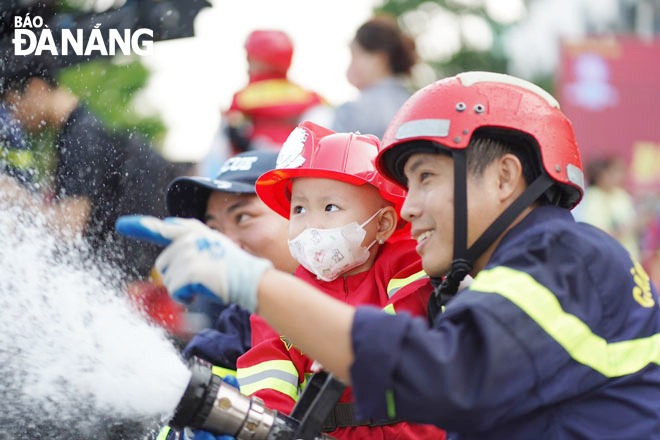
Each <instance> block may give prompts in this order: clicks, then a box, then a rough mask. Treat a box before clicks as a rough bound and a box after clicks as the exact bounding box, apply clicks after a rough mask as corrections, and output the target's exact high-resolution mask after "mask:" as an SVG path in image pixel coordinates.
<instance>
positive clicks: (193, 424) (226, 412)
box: [170, 358, 297, 440]
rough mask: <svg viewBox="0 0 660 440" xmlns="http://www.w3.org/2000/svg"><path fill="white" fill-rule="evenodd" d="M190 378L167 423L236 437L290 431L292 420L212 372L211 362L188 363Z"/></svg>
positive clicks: (270, 438) (269, 439)
mask: <svg viewBox="0 0 660 440" xmlns="http://www.w3.org/2000/svg"><path fill="white" fill-rule="evenodd" d="M190 370H191V373H192V374H191V377H190V382H189V383H188V387H187V388H186V390H185V392H184V393H183V397H182V398H181V401H180V402H179V405H178V406H177V408H176V410H175V412H174V417H172V420H171V421H170V426H172V427H173V428H176V429H183V428H184V427H190V428H193V429H202V430H204V431H208V432H210V433H212V434H215V435H220V434H228V435H232V436H234V437H236V438H237V439H238V440H243V439H245V440H248V439H249V440H274V439H278V438H286V437H285V436H283V435H285V433H290V434H291V435H292V437H291V438H293V433H294V432H295V429H296V427H297V423H296V422H295V420H293V419H289V418H288V417H286V416H284V415H282V414H280V413H278V412H277V411H274V410H271V409H268V408H266V407H265V406H264V403H263V401H262V400H261V399H258V398H255V397H252V398H250V397H247V396H245V395H243V394H241V392H240V391H239V390H238V389H237V388H235V387H233V386H231V385H229V384H227V383H225V382H223V381H222V379H221V378H220V377H219V376H216V375H215V374H213V373H212V370H211V364H210V363H208V362H206V361H203V360H201V359H199V358H193V359H192V360H191V362H190Z"/></svg>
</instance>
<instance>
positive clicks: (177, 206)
mask: <svg viewBox="0 0 660 440" xmlns="http://www.w3.org/2000/svg"><path fill="white" fill-rule="evenodd" d="M212 191H221V192H226V193H233V194H255V188H254V186H253V185H250V184H247V183H242V182H230V181H226V180H217V179H209V178H205V177H179V178H176V179H174V180H173V181H172V182H171V183H170V185H169V187H168V188H167V196H166V202H167V210H168V212H169V213H170V215H173V216H176V217H191V218H196V219H199V220H201V221H204V217H205V214H206V203H207V202H208V199H209V195H210V194H211V192H212Z"/></svg>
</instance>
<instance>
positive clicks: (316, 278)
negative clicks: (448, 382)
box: [236, 122, 444, 439]
mask: <svg viewBox="0 0 660 440" xmlns="http://www.w3.org/2000/svg"><path fill="white" fill-rule="evenodd" d="M379 146H380V141H379V140H378V138H376V137H375V136H371V135H359V134H354V133H335V132H333V131H331V130H328V129H325V128H323V127H321V126H318V125H316V124H313V123H311V122H303V123H301V124H300V125H299V126H298V128H296V129H295V130H294V131H293V132H292V133H291V135H290V136H289V138H288V139H287V141H286V142H285V144H284V146H283V147H282V150H281V151H280V154H279V156H278V160H277V167H276V169H274V170H272V171H269V172H267V173H265V174H264V175H262V176H261V177H260V178H259V180H257V184H256V189H257V194H258V196H259V197H260V198H261V200H262V201H263V202H264V203H265V204H266V205H268V206H269V207H270V208H271V209H272V210H273V211H274V212H277V214H279V215H280V216H282V218H283V219H288V220H289V248H290V250H291V254H292V255H293V256H294V258H295V259H296V260H297V261H298V262H299V263H300V267H298V269H297V270H296V272H295V276H296V277H297V278H299V279H301V280H304V281H305V282H307V283H309V284H311V285H313V286H315V287H317V288H318V289H319V290H321V291H322V292H324V293H326V294H327V295H329V296H331V297H333V298H337V299H339V300H340V301H343V302H345V303H347V304H351V305H360V304H370V305H373V306H376V307H380V308H384V309H385V310H386V311H388V312H389V313H393V314H396V313H401V312H406V313H409V314H413V315H417V316H426V302H427V300H428V296H429V294H430V289H426V290H424V289H423V286H425V285H428V281H427V279H426V274H425V273H424V271H423V270H422V267H421V262H420V259H419V256H418V255H417V254H416V253H415V242H414V241H413V240H411V239H410V237H408V238H407V239H401V238H400V237H399V236H398V234H397V235H396V236H395V232H396V231H397V230H398V229H401V228H402V225H401V223H400V222H399V215H398V211H399V209H400V207H401V203H402V202H403V196H404V194H405V192H404V191H403V190H402V189H400V188H398V187H396V186H395V185H393V184H392V183H390V182H388V181H386V180H384V179H383V178H382V177H381V175H380V174H379V173H378V172H377V171H376V168H375V165H374V159H375V158H376V155H377V154H378V148H379ZM392 238H394V240H392V241H390V239H392ZM250 322H251V327H252V329H253V337H252V348H251V349H250V350H248V351H247V352H246V353H245V354H244V355H243V356H241V357H240V358H239V359H238V362H237V366H238V370H237V372H236V373H237V378H238V382H239V384H240V386H241V392H242V393H243V394H246V395H250V396H256V397H258V398H260V399H261V400H263V401H264V404H265V405H266V406H267V407H269V408H272V409H276V410H278V411H281V412H283V413H285V414H289V413H290V412H291V410H292V409H293V407H294V405H295V403H296V401H297V400H298V396H299V393H300V392H301V391H302V390H303V389H304V386H305V384H306V382H307V379H308V378H309V377H310V376H311V375H312V374H313V373H314V372H316V371H318V370H319V369H321V368H322V367H321V366H319V365H318V363H315V362H314V360H313V359H311V358H309V357H308V356H307V355H305V354H303V353H302V352H301V351H300V350H299V349H298V348H297V347H295V346H292V344H291V342H290V341H289V340H288V339H287V338H286V336H280V335H279V334H277V333H275V332H274V331H272V330H270V327H269V326H268V325H267V324H266V322H265V321H264V320H263V318H260V317H258V316H257V315H252V318H251V320H250ZM310 331H313V328H311V329H310ZM326 343H327V342H326ZM352 401H353V398H352V395H351V391H350V389H348V390H346V391H345V392H344V395H343V396H342V398H341V399H340V402H339V403H338V404H337V406H336V407H335V409H334V410H333V412H332V413H331V415H330V416H329V417H328V419H327V420H326V423H325V426H324V428H323V430H324V431H325V432H327V433H329V435H331V436H332V437H334V438H337V439H363V438H371V439H387V438H400V439H428V438H438V439H442V438H444V433H443V432H442V431H440V430H438V429H437V428H435V427H432V426H427V425H411V424H408V423H396V422H394V421H391V420H387V419H386V418H384V419H381V420H358V419H356V417H355V414H354V410H353V403H352Z"/></svg>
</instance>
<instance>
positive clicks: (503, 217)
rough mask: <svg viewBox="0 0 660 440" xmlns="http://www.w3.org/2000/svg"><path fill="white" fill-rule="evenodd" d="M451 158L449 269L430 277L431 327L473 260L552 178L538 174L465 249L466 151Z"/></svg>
mask: <svg viewBox="0 0 660 440" xmlns="http://www.w3.org/2000/svg"><path fill="white" fill-rule="evenodd" d="M452 156H453V159H454V255H453V259H452V261H451V268H450V269H449V272H448V273H447V274H446V275H445V276H444V278H442V279H439V278H431V283H432V284H433V286H434V290H433V294H432V295H431V297H430V298H429V303H428V319H429V323H430V324H431V325H433V321H434V320H435V318H436V316H437V315H438V313H440V312H441V311H442V308H443V306H444V305H445V304H446V303H447V302H448V301H449V300H450V299H452V298H453V297H454V295H455V294H456V292H457V291H458V286H459V285H460V283H461V281H463V279H464V278H465V276H466V275H467V274H469V273H470V272H471V271H472V268H473V265H474V262H475V261H476V260H477V258H479V257H480V256H481V255H482V254H483V253H484V252H485V251H486V249H488V247H489V246H490V245H491V244H493V243H494V242H495V240H497V238H498V237H499V236H500V235H501V234H502V233H503V232H504V231H505V230H506V228H507V227H508V226H509V225H511V223H513V221H514V220H515V219H516V218H517V217H518V216H519V215H520V213H521V212H523V211H524V210H525V208H527V207H528V206H529V205H531V204H532V203H533V202H534V201H536V200H537V199H538V198H539V197H540V196H541V195H542V194H543V193H544V192H546V191H547V190H548V188H550V187H551V186H552V185H553V181H552V179H550V178H549V177H548V176H547V175H546V174H545V173H541V174H540V175H539V176H538V177H537V178H536V179H535V180H534V181H533V182H532V183H531V184H530V185H529V186H528V187H527V188H526V189H525V191H523V193H522V194H521V195H520V196H519V197H518V198H517V199H516V200H515V201H514V202H513V203H512V204H511V205H510V206H509V207H507V209H505V210H504V212H502V214H500V215H499V217H497V219H495V221H493V223H491V224H490V226H489V227H488V228H487V229H486V230H485V231H484V232H483V234H481V236H480V237H479V238H478V239H477V241H475V242H474V244H473V245H472V246H470V248H469V249H468V248H467V168H466V151H465V150H464V149H463V150H453V151H452Z"/></svg>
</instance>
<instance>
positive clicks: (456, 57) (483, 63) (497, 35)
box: [375, 0, 553, 93]
mask: <svg viewBox="0 0 660 440" xmlns="http://www.w3.org/2000/svg"><path fill="white" fill-rule="evenodd" d="M436 7H439V8H441V9H443V10H444V11H447V12H449V13H450V14H453V15H454V16H455V17H456V20H457V22H458V20H459V18H461V17H462V16H467V15H472V16H477V17H481V18H483V19H484V20H485V22H486V23H488V26H489V27H490V30H491V32H492V35H493V44H492V47H491V48H489V49H487V50H483V51H480V50H475V49H472V48H470V47H468V45H466V44H465V41H463V40H464V38H463V37H461V40H462V41H461V48H460V49H459V50H458V51H457V52H456V53H454V54H453V55H451V57H449V59H446V60H442V61H438V60H423V61H424V62H426V63H427V64H428V65H430V66H431V67H432V68H433V70H434V71H435V73H436V76H437V78H443V77H447V76H453V75H455V74H457V73H460V72H466V71H470V70H486V71H491V72H499V73H508V64H509V60H508V54H507V53H506V50H505V48H504V38H503V37H504V34H505V33H506V31H507V30H508V29H509V27H510V26H511V25H513V24H515V23H511V24H502V23H500V22H498V21H496V20H494V19H493V18H492V17H491V16H490V15H489V14H488V12H487V10H486V8H485V6H484V2H479V1H472V2H470V1H457V0H386V1H385V2H384V3H383V4H382V5H381V6H380V7H378V8H376V10H375V12H376V13H385V14H389V15H393V16H395V17H398V18H401V16H402V15H404V14H405V13H407V12H411V11H416V10H417V11H426V12H428V11H430V10H432V9H433V8H436ZM399 22H400V23H401V20H399ZM403 27H404V28H405V26H403ZM406 30H407V31H408V32H411V33H413V34H414V33H415V31H416V30H415V29H406ZM441 43H442V42H438V44H441ZM528 79H530V80H532V81H534V82H535V83H537V84H538V85H539V86H541V87H543V88H544V89H546V90H548V91H550V92H551V93H552V89H553V81H552V77H550V76H548V77H545V78H528Z"/></svg>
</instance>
